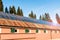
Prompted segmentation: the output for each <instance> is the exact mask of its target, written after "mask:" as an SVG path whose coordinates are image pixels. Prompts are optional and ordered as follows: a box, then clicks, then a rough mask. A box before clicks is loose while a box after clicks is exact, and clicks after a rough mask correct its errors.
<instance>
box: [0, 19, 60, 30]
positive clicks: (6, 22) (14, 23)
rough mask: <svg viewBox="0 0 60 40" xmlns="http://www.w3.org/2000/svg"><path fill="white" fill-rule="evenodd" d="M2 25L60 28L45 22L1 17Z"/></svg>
mask: <svg viewBox="0 0 60 40" xmlns="http://www.w3.org/2000/svg"><path fill="white" fill-rule="evenodd" d="M0 25H11V26H19V27H23V28H24V27H27V28H28V27H29V28H43V29H44V28H46V29H60V27H56V26H49V25H44V24H37V23H31V22H25V21H18V20H8V19H2V18H0Z"/></svg>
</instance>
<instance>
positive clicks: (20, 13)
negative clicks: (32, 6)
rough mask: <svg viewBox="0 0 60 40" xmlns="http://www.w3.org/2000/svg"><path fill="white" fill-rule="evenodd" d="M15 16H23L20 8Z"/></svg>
mask: <svg viewBox="0 0 60 40" xmlns="http://www.w3.org/2000/svg"><path fill="white" fill-rule="evenodd" d="M17 15H19V16H23V11H22V9H20V7H18V9H17Z"/></svg>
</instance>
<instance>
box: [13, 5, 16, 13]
mask: <svg viewBox="0 0 60 40" xmlns="http://www.w3.org/2000/svg"><path fill="white" fill-rule="evenodd" d="M12 13H13V14H16V10H15V7H14V6H12Z"/></svg>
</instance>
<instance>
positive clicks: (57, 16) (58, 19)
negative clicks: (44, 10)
mask: <svg viewBox="0 0 60 40" xmlns="http://www.w3.org/2000/svg"><path fill="white" fill-rule="evenodd" d="M56 20H57V22H58V23H59V24H60V17H59V15H58V14H57V13H56Z"/></svg>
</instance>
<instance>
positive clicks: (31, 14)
mask: <svg viewBox="0 0 60 40" xmlns="http://www.w3.org/2000/svg"><path fill="white" fill-rule="evenodd" d="M29 17H30V18H34V19H36V14H34V13H33V11H31V13H30V14H29Z"/></svg>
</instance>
